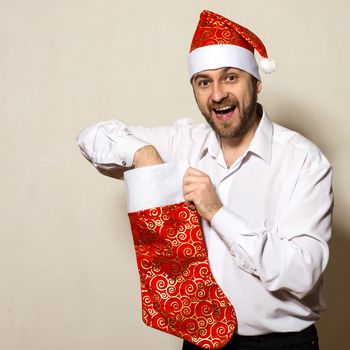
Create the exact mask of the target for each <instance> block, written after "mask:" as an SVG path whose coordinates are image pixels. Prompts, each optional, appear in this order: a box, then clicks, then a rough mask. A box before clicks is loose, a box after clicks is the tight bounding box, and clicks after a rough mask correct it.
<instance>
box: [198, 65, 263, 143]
mask: <svg viewBox="0 0 350 350" xmlns="http://www.w3.org/2000/svg"><path fill="white" fill-rule="evenodd" d="M192 86H193V91H194V95H195V98H196V101H197V104H198V107H199V109H200V111H201V112H202V114H203V116H204V117H205V119H206V120H207V122H208V123H209V125H210V126H211V127H212V128H213V129H214V131H215V132H216V133H217V134H218V135H219V136H220V137H221V138H240V137H244V135H246V134H247V132H248V131H249V130H250V128H251V127H252V125H253V122H254V120H255V116H256V107H257V94H258V93H259V92H260V90H261V83H260V82H259V81H257V80H256V79H255V78H253V77H252V76H251V75H250V74H249V73H247V72H244V71H242V70H240V69H236V68H219V69H214V70H206V71H202V72H199V73H197V74H195V75H194V76H193V79H192Z"/></svg>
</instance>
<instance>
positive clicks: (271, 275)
mask: <svg viewBox="0 0 350 350" xmlns="http://www.w3.org/2000/svg"><path fill="white" fill-rule="evenodd" d="M331 177H332V176H331V168H330V167H322V168H314V169H308V170H306V171H304V172H303V173H302V174H300V178H299V181H298V184H297V186H296V188H295V190H294V193H295V194H294V196H293V200H292V201H291V202H290V203H289V205H288V207H287V208H286V209H285V210H284V212H283V213H282V214H281V216H280V219H279V227H278V231H277V232H272V231H269V230H268V229H267V228H266V227H264V226H263V225H259V224H257V223H255V222H249V221H248V220H246V219H245V218H243V217H241V216H239V215H238V214H237V213H235V212H233V211H231V210H230V209H229V208H226V207H224V206H222V204H221V203H220V200H219V199H218V197H217V195H216V192H215V188H214V186H213V185H212V183H211V181H210V178H209V176H208V175H206V174H204V173H202V172H200V171H199V170H196V169H193V170H192V169H189V170H188V171H187V172H186V174H185V176H184V187H183V188H184V196H185V199H186V200H187V201H191V202H193V203H194V205H195V206H196V208H197V210H198V212H199V213H200V215H201V216H202V217H203V218H204V219H206V220H208V221H209V222H210V224H211V226H212V227H213V229H214V230H215V231H216V233H217V234H218V235H219V236H220V237H221V238H222V239H223V241H224V242H225V244H226V245H227V247H228V249H229V250H230V253H231V254H232V257H233V259H234V260H235V262H236V264H237V265H238V266H239V267H240V268H242V269H243V270H245V271H246V272H247V273H250V274H252V275H254V276H256V277H258V278H260V279H261V281H262V283H263V284H264V285H265V287H266V289H268V290H270V291H277V290H280V289H284V290H287V291H289V292H290V293H292V294H294V295H295V296H297V297H300V298H302V297H304V296H306V295H307V294H308V293H309V292H310V291H311V290H312V289H313V288H314V286H315V285H316V284H317V282H318V281H319V278H320V276H321V274H322V273H323V271H324V269H325V267H326V265H327V262H328V254H329V252H328V244H327V242H328V240H329V239H330V234H331V213H332V206H333V196H332V190H331Z"/></svg>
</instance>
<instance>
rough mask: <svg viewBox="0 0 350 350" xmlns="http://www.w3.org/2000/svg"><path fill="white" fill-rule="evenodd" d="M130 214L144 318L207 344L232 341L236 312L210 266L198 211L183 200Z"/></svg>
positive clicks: (216, 345) (214, 345)
mask: <svg viewBox="0 0 350 350" xmlns="http://www.w3.org/2000/svg"><path fill="white" fill-rule="evenodd" d="M129 219H130V225H131V230H132V234H133V239H134V246H135V252H136V259H137V266H138V269H139V274H140V282H141V283H140V284H141V297H142V319H143V321H144V322H145V323H146V324H147V325H148V326H150V327H153V328H156V329H159V330H161V331H164V332H167V333H170V334H173V335H176V336H179V337H181V338H183V339H186V340H188V341H190V342H192V343H194V344H196V345H198V346H200V347H202V348H204V349H219V348H221V347H223V346H224V345H225V344H227V342H228V341H229V340H230V339H231V337H232V335H233V334H234V332H235V330H236V326H237V323H236V315H235V312H234V308H233V306H232V305H231V304H230V302H229V300H228V299H227V298H226V296H225V295H224V293H223V292H222V290H221V289H220V287H219V286H218V284H217V283H216V281H215V279H214V277H213V275H212V273H211V271H210V267H209V263H208V258H207V253H206V248H205V243H204V239H203V235H202V231H201V228H200V224H199V217H198V213H197V212H196V211H193V210H190V209H189V208H188V206H187V205H186V204H185V203H184V202H183V203H178V204H174V205H168V206H164V207H160V208H152V209H148V210H144V211H139V212H134V213H129Z"/></svg>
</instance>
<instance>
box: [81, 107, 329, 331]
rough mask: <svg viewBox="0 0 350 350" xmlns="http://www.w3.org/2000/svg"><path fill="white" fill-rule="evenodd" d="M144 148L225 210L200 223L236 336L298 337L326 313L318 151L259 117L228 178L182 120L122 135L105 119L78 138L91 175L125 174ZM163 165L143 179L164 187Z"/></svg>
mask: <svg viewBox="0 0 350 350" xmlns="http://www.w3.org/2000/svg"><path fill="white" fill-rule="evenodd" d="M133 135H136V136H137V139H136V138H134V137H133ZM147 143H149V144H152V145H154V146H155V147H156V148H157V150H158V151H159V153H160V155H161V157H162V159H163V160H164V161H165V162H179V163H178V164H179V165H178V167H179V169H183V167H184V165H183V164H184V162H183V161H185V162H187V164H189V165H190V166H192V167H195V168H197V169H199V170H201V171H203V172H205V173H207V174H209V175H210V178H211V180H212V182H213V184H214V186H215V188H216V191H217V193H218V196H219V198H220V200H221V202H222V204H223V207H222V208H221V209H220V210H219V211H218V212H217V213H216V214H215V216H214V218H213V219H212V221H211V223H209V222H207V221H205V220H202V228H203V232H204V237H205V241H206V246H207V250H208V257H209V262H210V266H211V269H212V273H213V275H214V277H215V279H216V281H217V282H218V284H219V285H220V287H221V288H222V290H223V291H224V293H225V294H226V295H227V297H228V298H229V300H230V301H231V303H232V304H233V305H234V307H235V310H236V313H237V319H238V333H239V334H241V335H260V334H266V333H271V332H289V331H299V330H302V329H304V328H306V327H308V326H309V325H311V324H312V323H314V322H315V321H317V320H318V319H319V312H320V311H322V310H323V309H324V307H325V305H324V303H323V301H322V299H321V297H320V288H321V285H322V273H323V271H324V269H325V267H326V265H327V262H328V255H329V251H328V244H327V242H328V241H329V239H330V236H331V213H332V206H333V196H332V189H331V178H332V170H331V166H330V164H329V162H328V161H327V159H326V158H325V157H324V155H323V154H322V153H321V151H320V150H319V149H318V148H317V147H316V146H315V145H314V144H313V143H311V142H310V141H309V140H307V139H305V138H304V137H303V136H301V135H300V134H298V133H296V132H294V131H291V130H288V129H286V128H284V127H282V126H280V125H278V124H276V123H272V122H271V121H270V119H269V118H268V116H267V115H266V113H265V112H264V113H263V116H262V118H261V121H260V124H259V127H258V129H257V130H256V132H255V135H254V138H253V140H252V142H251V144H250V146H249V148H248V149H247V151H246V152H245V153H244V154H243V155H242V156H241V157H240V158H239V159H237V160H236V161H235V162H234V164H233V165H232V166H231V167H230V168H229V169H228V168H227V166H226V164H225V161H224V157H223V153H222V151H221V148H220V143H219V141H218V138H217V136H216V135H215V133H214V131H213V130H212V129H211V128H210V127H209V126H208V125H206V124H204V123H203V124H192V123H191V122H190V120H189V119H182V120H180V121H178V122H176V123H175V124H174V125H173V126H171V127H160V128H143V127H129V128H126V127H125V125H124V124H122V123H120V122H117V121H114V120H113V121H107V122H103V123H99V124H96V125H94V126H92V127H90V128H87V129H85V130H83V131H82V132H81V134H79V135H78V144H79V147H80V148H81V150H82V152H83V154H84V155H85V157H87V158H88V159H89V160H90V161H91V162H92V163H93V164H94V165H95V166H97V167H99V166H100V165H101V164H109V166H110V164H113V163H116V164H119V165H122V164H124V165H125V166H131V165H132V159H133V156H134V153H135V151H136V150H137V149H138V148H140V147H142V146H143V145H145V144H147ZM168 166H169V165H167V164H164V165H162V166H161V167H155V168H154V169H152V167H150V169H148V170H147V171H150V172H152V171H155V172H156V173H157V178H159V179H161V178H162V171H160V170H159V169H164V173H163V174H164V178H166V177H167V176H169V169H167V167H168ZM170 166H171V167H172V169H173V168H174V166H175V168H176V167H177V165H176V164H175V165H174V164H171V165H170ZM162 167H163V168H162ZM135 170H136V172H135V176H137V170H138V169H135ZM181 171H182V173H183V170H180V173H181ZM132 172H133V171H131V172H130V173H131V176H129V177H131V178H132ZM171 173H172V174H176V172H175V171H173V170H172V171H171ZM137 179H138V181H139V182H140V183H142V177H141V176H138V177H137ZM131 183H132V182H131ZM180 183H181V182H180ZM131 187H132V186H131ZM167 187H168V188H169V186H164V188H165V189H164V188H163V190H164V191H166V188H167ZM131 192H132V188H131ZM164 196H165V197H166V194H165V193H164ZM169 204H170V203H169Z"/></svg>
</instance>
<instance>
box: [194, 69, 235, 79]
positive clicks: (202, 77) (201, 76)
mask: <svg viewBox="0 0 350 350" xmlns="http://www.w3.org/2000/svg"><path fill="white" fill-rule="evenodd" d="M231 69H234V70H238V71H239V69H238V68H235V67H224V68H223V72H222V73H223V74H226V73H227V72H228V71H230V70H231ZM232 73H235V74H237V72H236V71H233V72H232ZM198 79H211V78H210V76H209V75H208V74H205V73H197V75H195V76H194V78H193V81H194V82H195V81H197V80H198Z"/></svg>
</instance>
